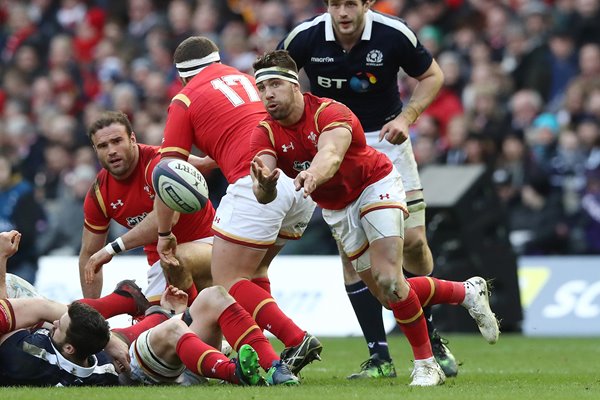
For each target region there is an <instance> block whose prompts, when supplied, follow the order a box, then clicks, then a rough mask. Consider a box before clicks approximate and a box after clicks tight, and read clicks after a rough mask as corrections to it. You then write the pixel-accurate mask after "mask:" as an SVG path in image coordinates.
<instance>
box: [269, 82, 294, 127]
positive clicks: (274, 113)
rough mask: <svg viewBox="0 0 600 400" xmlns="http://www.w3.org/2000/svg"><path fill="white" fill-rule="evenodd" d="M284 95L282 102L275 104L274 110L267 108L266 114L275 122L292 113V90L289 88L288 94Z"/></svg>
mask: <svg viewBox="0 0 600 400" xmlns="http://www.w3.org/2000/svg"><path fill="white" fill-rule="evenodd" d="M286 95H287V96H285V97H282V100H278V101H277V102H275V104H277V108H276V109H275V110H269V108H268V107H267V112H268V113H269V115H270V116H271V117H272V118H273V119H274V120H275V121H281V120H284V119H286V118H287V117H289V115H290V114H291V113H292V110H293V106H294V89H293V87H292V86H290V88H289V93H286Z"/></svg>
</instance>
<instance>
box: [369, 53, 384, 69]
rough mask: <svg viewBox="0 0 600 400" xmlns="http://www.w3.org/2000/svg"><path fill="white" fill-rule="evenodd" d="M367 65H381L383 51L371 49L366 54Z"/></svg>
mask: <svg viewBox="0 0 600 400" xmlns="http://www.w3.org/2000/svg"><path fill="white" fill-rule="evenodd" d="M366 61H367V65H369V66H377V67H378V66H381V65H383V53H382V52H381V50H371V51H370V52H369V53H368V54H367V60H366Z"/></svg>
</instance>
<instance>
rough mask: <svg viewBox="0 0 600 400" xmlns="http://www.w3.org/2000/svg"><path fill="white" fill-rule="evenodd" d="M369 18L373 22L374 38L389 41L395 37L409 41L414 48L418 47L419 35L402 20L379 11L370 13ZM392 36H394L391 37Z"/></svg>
mask: <svg viewBox="0 0 600 400" xmlns="http://www.w3.org/2000/svg"><path fill="white" fill-rule="evenodd" d="M369 17H370V19H371V21H372V35H373V37H374V38H376V39H377V38H379V39H385V40H386V41H389V40H390V39H391V38H393V37H394V36H395V37H400V38H406V39H408V40H409V41H410V42H411V43H412V44H413V46H416V45H417V35H416V34H415V33H414V32H413V31H412V29H410V27H409V26H408V25H407V24H406V22H405V21H404V20H403V19H402V18H399V17H396V16H393V15H388V14H383V13H380V12H378V11H369ZM390 35H394V36H392V37H390Z"/></svg>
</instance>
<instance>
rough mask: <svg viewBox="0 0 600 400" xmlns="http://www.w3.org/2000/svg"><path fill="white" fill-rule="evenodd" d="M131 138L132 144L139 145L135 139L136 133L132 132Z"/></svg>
mask: <svg viewBox="0 0 600 400" xmlns="http://www.w3.org/2000/svg"><path fill="white" fill-rule="evenodd" d="M129 138H130V139H131V143H137V139H136V137H135V132H131V135H130V136H129Z"/></svg>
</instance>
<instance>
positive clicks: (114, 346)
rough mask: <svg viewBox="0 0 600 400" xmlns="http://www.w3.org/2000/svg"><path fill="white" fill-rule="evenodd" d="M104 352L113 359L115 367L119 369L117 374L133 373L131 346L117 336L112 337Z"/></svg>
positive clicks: (112, 335)
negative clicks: (130, 354)
mask: <svg viewBox="0 0 600 400" xmlns="http://www.w3.org/2000/svg"><path fill="white" fill-rule="evenodd" d="M104 351H105V352H106V353H107V354H108V355H109V356H111V357H112V359H113V365H114V366H115V368H116V369H117V372H119V373H129V372H131V365H130V363H131V357H129V346H128V345H127V343H125V342H124V341H123V340H121V339H120V338H119V337H118V336H117V335H115V334H111V335H110V340H109V341H108V343H107V344H106V347H104Z"/></svg>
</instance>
